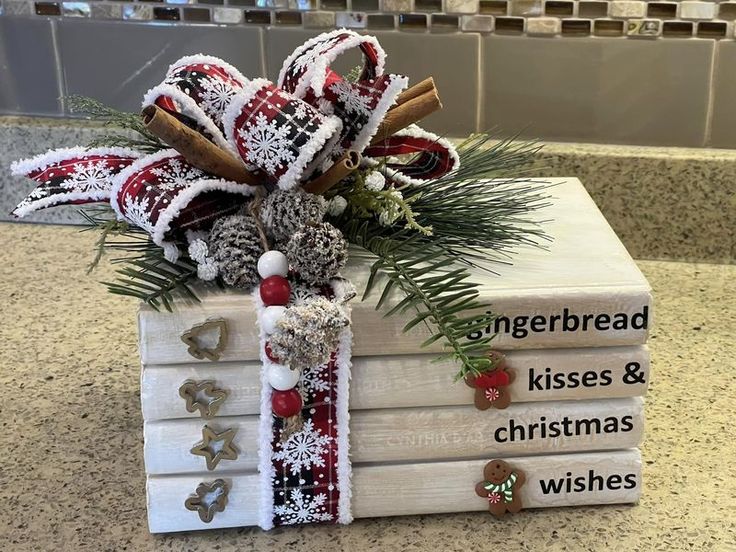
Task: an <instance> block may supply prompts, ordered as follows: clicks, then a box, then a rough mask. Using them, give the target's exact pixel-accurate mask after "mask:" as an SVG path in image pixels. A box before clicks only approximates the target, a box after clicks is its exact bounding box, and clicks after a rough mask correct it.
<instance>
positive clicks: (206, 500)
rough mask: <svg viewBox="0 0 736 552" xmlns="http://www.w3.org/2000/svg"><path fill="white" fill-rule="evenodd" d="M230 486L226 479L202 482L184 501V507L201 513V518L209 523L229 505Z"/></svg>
mask: <svg viewBox="0 0 736 552" xmlns="http://www.w3.org/2000/svg"><path fill="white" fill-rule="evenodd" d="M228 492H230V487H229V486H228V484H227V482H226V481H225V480H224V479H215V480H214V481H213V482H212V483H204V482H202V483H200V484H199V485H197V490H196V491H195V494H192V495H189V497H188V498H187V499H186V500H185V501H184V507H185V508H186V509H187V510H191V511H192V512H197V513H198V514H199V519H201V520H202V521H203V522H204V523H209V522H210V521H212V519H213V518H214V517H215V514H216V513H217V512H222V511H224V510H225V506H227V495H228Z"/></svg>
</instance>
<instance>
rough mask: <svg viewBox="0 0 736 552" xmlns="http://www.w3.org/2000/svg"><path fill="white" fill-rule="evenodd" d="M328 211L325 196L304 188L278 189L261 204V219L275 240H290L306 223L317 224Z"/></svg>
mask: <svg viewBox="0 0 736 552" xmlns="http://www.w3.org/2000/svg"><path fill="white" fill-rule="evenodd" d="M326 212H327V201H326V200H325V198H323V197H322V196H319V195H315V194H309V193H307V192H305V191H303V190H296V191H286V190H276V191H275V192H273V193H271V194H269V195H268V196H267V197H266V198H265V199H264V200H263V203H262V204H261V221H262V222H263V226H264V227H265V229H266V232H267V233H268V235H269V237H270V238H272V239H273V240H274V241H277V242H279V241H285V240H288V239H289V238H290V237H291V236H292V235H293V234H294V232H296V231H297V230H299V229H300V228H301V227H302V226H304V225H305V224H317V223H319V222H322V219H323V218H324V216H325V213H326Z"/></svg>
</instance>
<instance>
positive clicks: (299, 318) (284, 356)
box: [269, 297, 349, 370]
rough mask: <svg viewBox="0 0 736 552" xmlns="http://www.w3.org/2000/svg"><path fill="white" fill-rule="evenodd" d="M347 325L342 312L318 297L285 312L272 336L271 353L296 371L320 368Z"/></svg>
mask: <svg viewBox="0 0 736 552" xmlns="http://www.w3.org/2000/svg"><path fill="white" fill-rule="evenodd" d="M348 324H349V320H348V317H347V316H346V314H345V312H344V311H343V309H341V308H340V307H338V306H337V305H336V304H335V303H333V302H332V301H330V300H328V299H325V298H324V297H315V298H314V299H312V300H311V301H309V302H308V303H305V304H303V305H298V306H292V307H289V308H288V309H286V313H285V314H284V316H282V317H281V319H280V320H279V322H278V325H277V328H276V331H275V332H274V333H273V334H271V336H270V337H269V344H270V346H271V351H272V352H273V354H274V355H275V356H276V357H278V359H279V360H280V361H281V362H282V363H284V364H286V365H288V366H290V367H291V368H292V369H293V370H296V369H299V370H304V369H307V368H312V367H314V366H319V365H320V364H324V363H325V362H327V361H329V360H330V354H331V353H332V351H334V350H335V349H336V348H337V346H338V343H339V340H340V331H341V330H342V329H343V328H344V327H345V326H347V325H348Z"/></svg>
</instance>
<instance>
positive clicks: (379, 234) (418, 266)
mask: <svg viewBox="0 0 736 552" xmlns="http://www.w3.org/2000/svg"><path fill="white" fill-rule="evenodd" d="M538 149H539V148H538V146H537V145H536V144H534V143H521V144H519V143H515V142H513V141H510V140H505V141H500V142H495V141H494V139H493V137H492V136H490V135H480V136H476V137H472V138H471V139H470V140H468V141H466V142H465V143H464V144H463V145H461V146H460V148H459V154H460V159H461V168H460V169H458V170H457V171H454V172H453V173H450V174H448V175H446V176H444V177H442V178H438V179H436V180H435V181H433V182H430V183H427V184H425V185H422V186H412V185H408V186H402V187H401V193H402V194H403V196H404V198H405V200H406V201H407V204H410V205H411V209H412V215H413V218H414V220H415V221H416V223H417V224H419V225H421V226H424V227H431V228H432V232H431V233H422V232H417V231H415V230H413V229H411V228H406V227H403V228H402V227H398V224H397V225H395V226H394V227H388V228H387V227H385V226H382V225H381V224H380V221H379V220H378V218H377V217H373V218H365V217H364V216H362V217H361V216H359V217H355V216H354V215H355V213H354V212H353V211H352V210H351V209H352V196H351V195H350V194H351V192H350V189H349V188H348V189H343V190H342V191H343V193H345V195H346V197H349V198H350V201H349V206H348V209H347V210H346V212H345V213H344V214H343V215H342V216H341V217H340V219H339V220H338V221H337V222H336V224H337V225H338V226H339V227H340V229H341V230H342V231H343V233H344V235H345V237H346V239H347V240H348V241H349V242H350V243H352V244H355V245H357V246H359V247H361V248H363V249H364V250H366V251H368V252H369V253H371V254H372V255H373V256H374V257H375V258H376V259H377V260H375V262H374V264H373V266H372V269H371V276H370V278H369V281H368V285H367V286H366V290H365V293H364V298H365V297H366V296H367V295H368V294H370V293H371V292H372V290H373V288H374V287H375V286H376V285H377V282H378V277H379V273H380V274H383V275H384V276H386V280H385V283H383V290H382V291H381V296H380V298H379V300H378V303H377V305H376V308H381V307H383V306H384V305H385V304H386V302H387V299H388V298H389V297H391V296H392V295H391V293H392V291H393V290H397V291H399V292H400V293H401V294H403V299H401V300H400V301H399V302H398V303H397V304H396V305H394V306H393V307H392V308H390V309H389V310H388V311H387V313H386V316H391V315H393V314H397V313H402V314H406V313H408V312H410V311H413V314H412V316H410V319H409V321H408V322H407V324H406V325H405V327H404V331H408V330H409V329H411V328H412V327H414V326H416V325H417V324H419V323H424V324H426V325H427V326H428V327H429V328H430V330H431V331H432V336H431V337H430V339H428V340H427V341H426V342H425V343H423V344H422V345H423V346H427V345H429V344H431V343H434V342H436V341H438V340H443V343H444V348H445V354H444V355H442V357H441V358H453V359H455V360H456V361H457V362H458V363H459V364H460V369H459V372H458V374H457V376H456V377H457V378H458V379H459V378H463V377H465V376H466V375H468V374H477V373H480V372H483V371H486V370H489V369H492V368H493V366H492V362H491V360H490V358H489V353H490V346H491V340H492V336H487V337H483V338H481V339H478V340H470V339H468V338H467V336H468V335H469V334H471V333H472V332H473V331H475V330H478V329H482V328H485V327H487V326H489V325H490V324H491V323H492V322H493V320H494V319H495V317H496V315H495V314H493V313H491V312H490V311H489V310H488V307H489V305H486V304H484V303H482V302H480V301H479V299H478V295H479V292H478V288H479V285H478V284H477V283H474V282H473V281H472V273H471V272H470V271H469V270H468V268H467V267H468V266H471V267H481V268H484V269H486V270H492V267H490V266H489V264H488V262H489V261H491V262H492V261H495V262H509V257H510V255H511V253H512V250H513V248H514V247H515V246H518V245H522V244H524V245H532V246H540V245H541V244H542V243H543V241H544V240H545V239H547V238H546V236H545V234H544V231H543V229H542V227H540V226H539V224H538V223H532V222H531V221H530V219H529V218H528V215H529V214H530V213H531V212H532V211H534V210H536V209H539V208H540V207H543V206H545V205H547V198H546V188H547V184H546V183H545V182H541V181H533V180H525V179H523V178H514V177H513V175H514V174H515V173H520V174H523V170H524V167H525V166H526V165H528V164H529V163H530V161H531V160H532V158H533V156H534V154H535V153H536V152H537V151H538ZM491 179H493V180H491ZM359 208H360V207H359ZM360 214H361V215H362V214H363V213H360Z"/></svg>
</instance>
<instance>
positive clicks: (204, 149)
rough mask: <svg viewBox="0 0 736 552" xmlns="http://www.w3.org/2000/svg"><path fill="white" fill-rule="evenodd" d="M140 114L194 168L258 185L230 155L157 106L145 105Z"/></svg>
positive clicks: (250, 174) (155, 132)
mask: <svg viewBox="0 0 736 552" xmlns="http://www.w3.org/2000/svg"><path fill="white" fill-rule="evenodd" d="M141 117H143V123H144V124H145V125H146V128H147V129H148V130H149V131H151V133H152V134H154V135H156V136H158V137H159V138H161V140H162V141H164V142H165V143H166V144H168V145H169V146H171V147H172V148H174V149H175V150H176V151H178V152H179V153H181V154H182V155H183V156H184V159H186V160H187V161H188V162H189V163H191V164H192V165H194V166H195V167H197V168H199V169H202V170H203V171H207V172H208V173H211V174H214V175H216V176H219V177H221V178H224V179H225V180H231V181H233V182H239V183H241V184H250V185H251V186H258V185H260V184H261V182H260V180H259V179H258V178H257V177H256V176H255V175H253V174H252V173H251V172H249V171H248V170H247V169H246V168H245V167H244V166H243V164H242V163H241V162H240V161H238V160H237V159H236V158H235V157H234V156H233V155H231V154H230V153H229V152H227V151H225V150H223V149H222V148H220V147H218V146H216V145H215V144H213V143H212V142H210V141H209V140H208V139H207V138H205V137H204V136H202V135H201V134H200V133H199V132H197V131H196V130H193V129H191V128H189V127H188V126H187V125H185V124H184V123H182V122H181V121H179V119H177V118H176V117H174V116H173V115H171V114H170V113H168V112H166V111H164V110H163V109H161V108H160V107H158V106H156V105H149V106H148V107H146V108H145V109H144V110H143V111H142V113H141Z"/></svg>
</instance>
